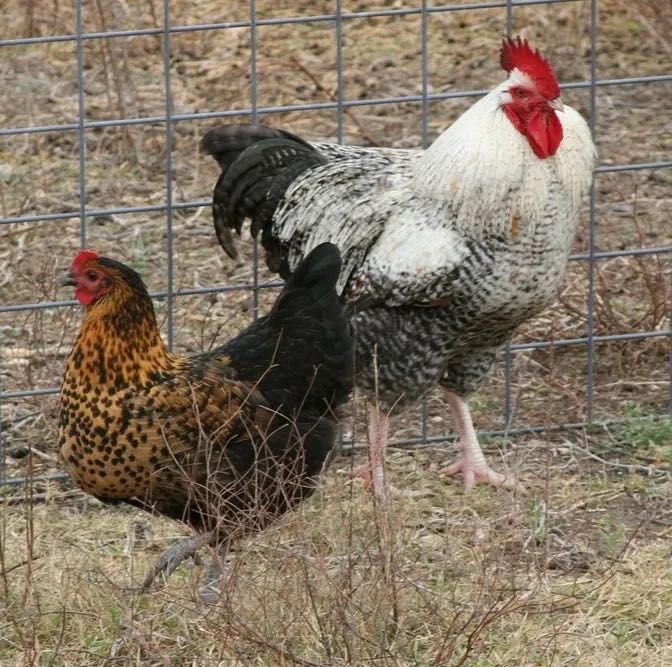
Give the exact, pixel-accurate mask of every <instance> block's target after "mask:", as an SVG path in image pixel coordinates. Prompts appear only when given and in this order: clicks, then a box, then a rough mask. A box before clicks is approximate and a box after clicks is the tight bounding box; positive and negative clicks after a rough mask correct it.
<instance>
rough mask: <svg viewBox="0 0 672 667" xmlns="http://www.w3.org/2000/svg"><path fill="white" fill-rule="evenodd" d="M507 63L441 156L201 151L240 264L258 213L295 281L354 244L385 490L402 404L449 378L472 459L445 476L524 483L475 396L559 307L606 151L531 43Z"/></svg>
mask: <svg viewBox="0 0 672 667" xmlns="http://www.w3.org/2000/svg"><path fill="white" fill-rule="evenodd" d="M500 63H501V66H502V68H503V69H504V71H505V72H507V74H508V78H507V79H506V81H504V82H503V83H501V84H500V85H498V86H497V87H496V88H495V89H494V90H492V91H491V92H490V93H489V94H487V95H485V96H484V97H483V98H481V99H480V100H478V101H477V102H476V103H475V104H474V105H473V106H472V107H471V108H470V109H469V110H468V111H466V112H465V113H464V114H463V115H462V116H461V117H460V118H458V119H457V121H455V123H454V124H453V125H452V126H450V127H449V128H448V129H447V130H445V131H444V132H443V133H442V134H441V135H440V136H439V137H438V138H437V139H436V141H435V142H434V143H433V144H432V145H431V146H430V147H429V148H428V149H427V150H426V151H406V150H394V149H383V148H357V147H350V146H340V145H335V144H328V143H315V144H309V143H307V142H305V141H304V140H303V139H300V138H299V137H296V136H294V135H292V134H291V133H289V132H285V131H283V130H276V129H271V128H267V127H264V126H260V125H233V126H222V127H217V128H214V129H213V130H211V131H210V132H208V133H207V134H206V135H205V136H204V138H203V140H202V149H203V151H204V152H205V153H208V154H211V155H213V156H214V157H215V159H216V160H217V161H218V163H219V165H220V167H221V169H222V173H221V175H220V177H219V180H218V182H217V185H216V187H215V190H214V205H213V215H214V221H215V228H216V231H217V236H218V239H219V241H220V244H221V245H222V246H223V248H224V249H225V250H226V252H227V253H228V254H229V255H231V256H235V255H236V250H235V247H234V243H233V235H232V230H236V231H237V232H238V233H240V231H241V228H242V224H243V222H244V220H245V218H250V219H251V221H252V222H251V232H252V234H253V235H254V236H256V235H257V234H259V233H261V242H262V244H263V246H264V248H265V250H266V259H267V263H268V265H269V267H270V268H271V269H272V270H274V271H277V272H279V273H280V275H281V276H283V277H286V276H287V275H289V272H290V270H291V269H292V267H294V266H296V264H297V263H298V262H299V261H300V260H301V258H302V257H303V256H304V255H305V253H306V252H308V251H310V249H311V248H313V247H314V246H315V245H316V244H318V243H321V242H323V241H331V242H332V243H335V244H336V245H337V246H338V247H339V248H340V249H341V253H342V255H343V266H344V268H343V271H342V272H341V276H340V279H339V282H338V289H339V290H340V292H341V293H342V295H343V297H344V299H345V301H346V303H347V305H348V307H349V309H350V311H351V313H352V322H353V324H354V326H355V329H356V335H357V339H356V350H357V352H356V369H357V375H356V380H355V381H356V383H357V384H358V386H359V387H361V388H362V389H364V390H365V391H366V392H368V395H369V396H371V402H370V410H369V438H370V443H371V451H370V463H369V466H366V467H364V468H360V470H359V473H360V474H361V475H362V476H363V477H364V478H365V479H366V480H367V482H368V483H372V484H373V487H374V489H375V490H377V491H379V492H381V493H382V492H383V491H382V489H383V486H382V472H383V469H382V457H383V451H384V447H385V443H386V441H387V429H388V419H389V415H388V409H389V408H390V406H393V405H395V404H397V405H398V404H399V402H401V403H403V402H409V401H413V400H415V399H417V398H418V397H420V396H422V395H423V394H424V393H425V392H426V391H427V390H429V389H431V388H432V387H434V386H435V385H437V383H438V384H439V385H441V386H442V387H443V388H444V390H445V396H446V399H447V402H448V404H449V405H450V408H451V411H452V414H453V418H454V420H455V423H456V426H457V430H458V434H459V438H460V445H461V448H462V457H461V458H460V459H459V460H458V461H457V462H456V463H454V464H453V465H451V466H450V467H449V468H448V469H447V471H446V472H447V473H448V474H456V473H459V472H461V473H462V474H463V475H464V482H465V486H466V488H467V489H469V488H471V487H472V486H473V485H474V484H476V483H479V482H487V483H491V484H495V485H497V484H502V483H506V484H507V485H510V484H511V483H512V480H511V479H510V478H506V477H505V476H504V475H502V474H499V473H497V472H495V471H493V470H492V469H491V468H490V467H489V466H488V465H487V463H486V460H485V458H484V456H483V453H482V451H481V449H480V446H479V443H478V440H477V438H476V433H475V430H474V426H473V423H472V419H471V415H470V412H469V407H468V403H467V399H468V396H469V395H470V394H471V393H472V392H473V391H475V390H476V389H477V388H478V387H479V385H480V384H481V383H482V381H483V379H484V377H485V376H486V373H487V371H488V370H489V368H490V367H491V365H492V363H493V360H494V358H495V355H496V353H497V351H498V350H499V349H500V348H501V347H502V346H503V345H504V344H505V343H506V342H507V341H508V340H509V339H510V338H511V335H512V334H513V332H514V330H515V329H516V327H517V326H518V325H520V324H521V323H522V322H524V321H525V320H527V319H528V318H530V317H532V316H534V315H535V314H537V313H539V312H540V311H541V310H542V309H543V308H546V307H547V306H549V305H550V304H551V303H552V302H553V300H554V298H555V296H556V294H557V292H558V289H559V287H560V284H561V281H562V278H563V274H564V271H565V267H566V264H567V258H568V255H569V252H570V249H571V246H572V242H573V239H574V236H575V232H576V229H577V225H578V223H579V212H580V208H581V204H582V201H583V199H584V197H585V195H586V193H587V191H588V189H589V187H590V183H591V177H592V170H593V163H594V159H595V149H594V146H593V142H592V140H591V136H590V131H589V129H588V126H587V124H586V122H585V121H584V119H583V118H582V117H581V116H580V114H579V113H577V112H576V111H575V110H574V109H572V108H570V107H568V106H563V104H562V102H561V100H560V88H559V86H558V82H557V80H556V77H555V75H554V73H553V70H552V68H551V66H550V64H549V63H548V62H547V61H546V60H545V59H544V58H543V57H542V56H541V55H540V54H539V52H538V51H534V50H533V49H532V48H531V47H530V45H529V44H528V42H527V41H526V40H521V39H520V38H517V39H507V40H505V41H504V43H503V46H502V49H501V53H500ZM374 350H375V359H376V360H377V366H378V372H377V374H376V373H374ZM376 377H377V383H378V390H377V391H378V395H379V397H380V399H381V402H380V403H378V404H376V403H374V400H373V394H374V382H375V381H376Z"/></svg>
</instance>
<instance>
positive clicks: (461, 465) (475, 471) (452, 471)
mask: <svg viewBox="0 0 672 667" xmlns="http://www.w3.org/2000/svg"><path fill="white" fill-rule="evenodd" d="M441 472H442V473H443V474H444V475H446V476H448V477H453V476H454V475H457V474H459V473H462V476H463V478H464V490H465V491H471V490H472V489H473V488H474V487H475V486H476V485H477V484H490V485H491V486H501V487H503V488H505V489H510V490H512V491H516V492H518V493H523V492H524V490H523V487H522V486H521V485H520V484H519V483H518V482H517V481H516V480H515V479H514V478H513V477H510V476H506V475H502V474H501V473H499V472H495V471H494V470H493V469H492V468H490V466H488V465H487V463H481V464H477V463H475V462H474V461H472V460H470V459H469V458H467V457H462V458H460V459H458V460H457V461H455V463H453V464H451V465H449V466H448V467H447V468H444V469H443V470H442V471H441Z"/></svg>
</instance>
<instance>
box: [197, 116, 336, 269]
mask: <svg viewBox="0 0 672 667" xmlns="http://www.w3.org/2000/svg"><path fill="white" fill-rule="evenodd" d="M201 151H202V152H203V153H205V154H206V155H212V156H213V157H214V158H215V160H217V163H218V164H219V166H220V167H221V169H222V173H221V174H220V176H219V179H218V180H217V185H215V190H214V193H213V197H212V198H213V205H212V214H213V219H214V223H215V231H216V232H217V239H218V240H219V243H220V245H221V246H222V248H224V250H225V251H226V253H227V254H228V255H229V257H231V258H233V259H235V258H236V257H237V256H238V251H237V250H236V247H235V244H234V240H233V235H232V233H231V230H232V229H235V230H236V232H237V233H238V234H240V231H241V228H242V226H243V222H244V221H245V219H246V218H250V219H251V220H252V224H251V227H250V232H251V233H252V236H254V237H255V238H256V236H257V234H258V233H259V231H261V233H262V234H261V242H262V245H263V246H264V248H265V250H266V253H267V255H266V259H267V262H268V265H269V268H270V269H271V270H273V271H276V272H278V273H280V274H281V275H283V277H287V275H288V273H289V271H288V269H287V266H285V265H284V262H283V258H282V253H281V248H280V247H279V244H278V243H277V241H275V240H274V239H273V238H272V236H271V221H272V218H273V213H274V212H275V208H276V206H277V205H278V203H279V201H280V199H281V198H282V196H283V195H284V193H285V190H286V189H287V188H288V186H289V185H290V184H291V183H292V181H294V179H295V178H296V177H297V176H299V175H300V174H301V173H303V172H304V171H306V170H307V169H309V168H311V167H314V166H317V165H320V164H324V163H325V162H326V158H325V157H324V156H323V155H322V154H321V153H320V152H319V151H317V150H316V149H315V148H313V147H312V146H311V145H310V144H308V143H307V142H305V141H304V140H303V139H301V138H300V137H297V136H296V135H294V134H292V133H291V132H286V131H285V130H276V129H273V128H270V127H265V126H263V125H224V126H221V127H215V128H214V129H212V130H210V131H209V132H208V133H207V134H206V135H205V136H204V137H203V139H201Z"/></svg>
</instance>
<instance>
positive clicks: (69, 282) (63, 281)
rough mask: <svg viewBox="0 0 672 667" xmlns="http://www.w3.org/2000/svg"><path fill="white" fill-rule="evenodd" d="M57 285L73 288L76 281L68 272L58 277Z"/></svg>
mask: <svg viewBox="0 0 672 667" xmlns="http://www.w3.org/2000/svg"><path fill="white" fill-rule="evenodd" d="M58 284H59V285H60V286H61V287H68V286H69V287H75V286H76V285H77V281H76V280H75V276H73V275H72V273H70V271H68V272H67V273H64V274H62V275H60V276H59V277H58Z"/></svg>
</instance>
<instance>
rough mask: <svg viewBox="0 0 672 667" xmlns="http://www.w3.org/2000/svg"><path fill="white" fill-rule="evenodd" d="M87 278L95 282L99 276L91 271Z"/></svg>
mask: <svg viewBox="0 0 672 667" xmlns="http://www.w3.org/2000/svg"><path fill="white" fill-rule="evenodd" d="M86 277H87V278H88V279H89V280H91V281H93V280H95V279H96V278H97V277H98V274H97V273H96V272H95V271H89V272H88V273H87V274H86Z"/></svg>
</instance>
